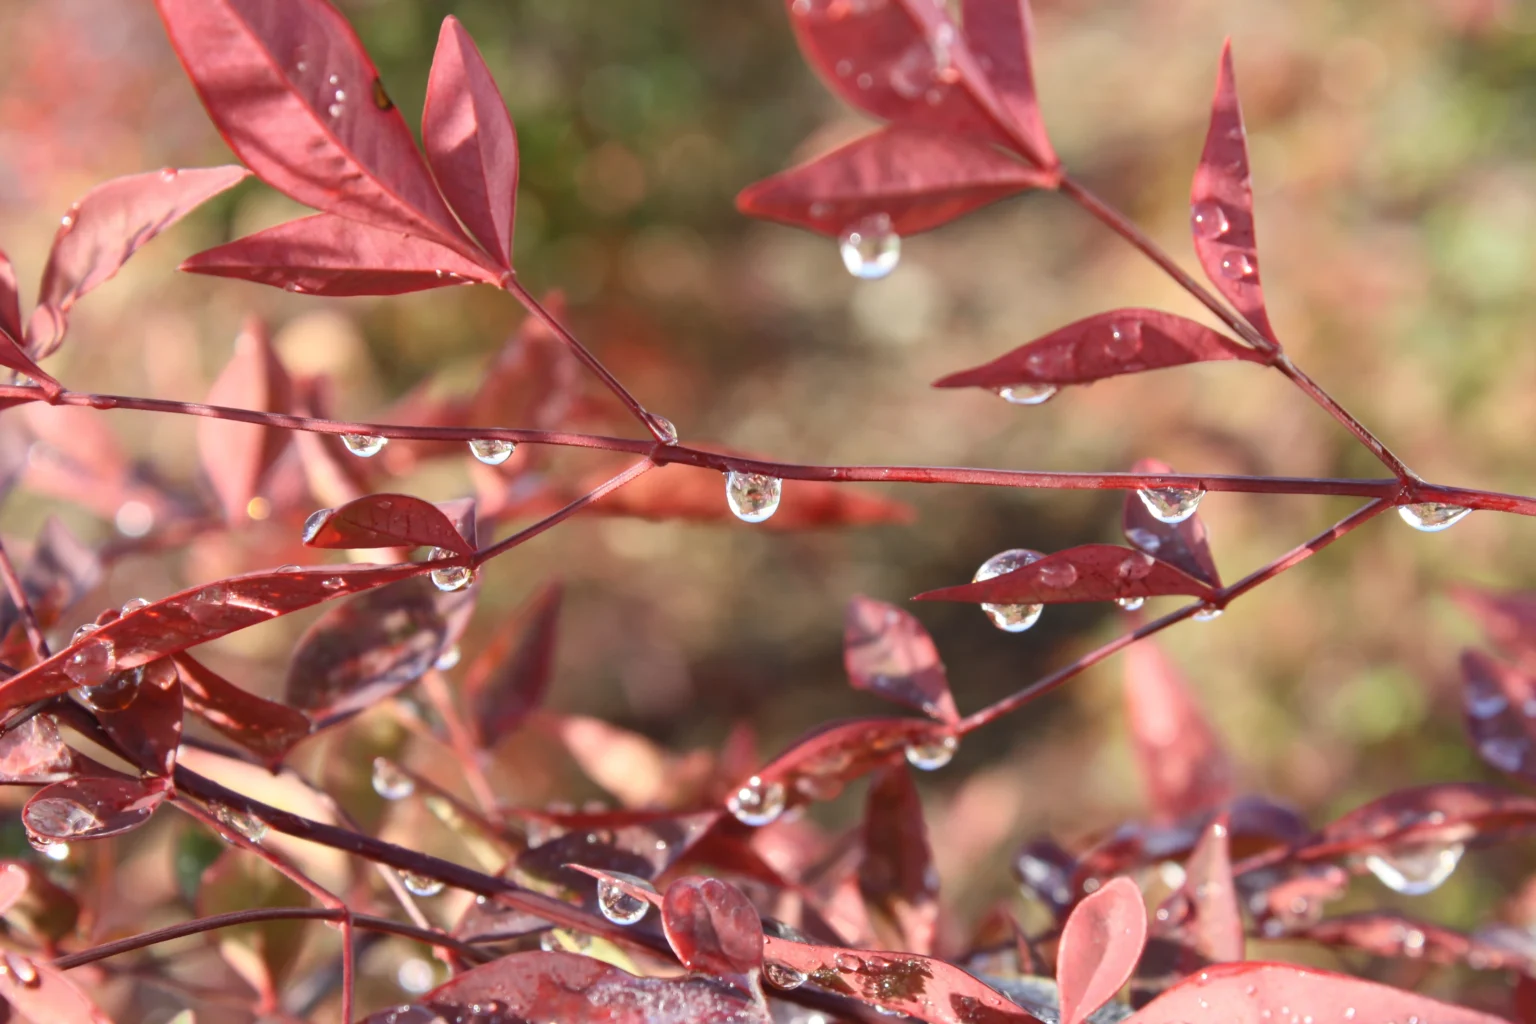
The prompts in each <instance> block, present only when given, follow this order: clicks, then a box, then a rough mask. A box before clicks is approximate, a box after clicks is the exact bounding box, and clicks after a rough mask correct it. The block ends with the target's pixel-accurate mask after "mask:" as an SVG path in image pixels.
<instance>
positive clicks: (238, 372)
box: [197, 317, 293, 523]
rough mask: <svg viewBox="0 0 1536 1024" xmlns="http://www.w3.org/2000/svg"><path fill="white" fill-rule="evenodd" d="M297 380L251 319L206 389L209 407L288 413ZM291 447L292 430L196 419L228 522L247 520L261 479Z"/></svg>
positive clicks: (202, 449)
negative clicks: (289, 376)
mask: <svg viewBox="0 0 1536 1024" xmlns="http://www.w3.org/2000/svg"><path fill="white" fill-rule="evenodd" d="M292 402H293V383H292V381H291V380H289V378H288V371H287V370H285V369H284V368H283V364H282V362H281V361H279V360H278V358H277V352H276V351H274V350H273V348H272V341H271V339H270V338H269V337H268V335H267V328H266V325H265V324H263V323H262V322H261V321H260V320H257V319H255V318H254V317H253V318H251V319H249V320H247V321H246V323H245V327H244V328H243V329H242V330H241V332H240V336H239V337H237V338H236V339H235V354H234V356H233V357H232V358H231V359H230V361H229V362H228V363H227V364H226V365H225V367H224V370H223V372H221V373H220V374H219V376H218V379H217V380H215V381H214V382H213V387H212V388H210V389H209V391H208V404H209V405H227V406H233V407H234V408H237V409H255V410H257V411H260V412H289V411H290V410H291V408H292ZM287 445H288V432H287V431H285V430H279V429H277V428H275V427H269V426H262V425H259V424H254V423H239V422H237V421H235V420H222V419H215V418H214V417H212V416H204V417H201V418H199V419H198V421H197V453H198V455H199V456H200V459H201V462H202V465H203V472H205V473H207V474H208V479H209V480H211V481H213V489H214V491H215V492H216V493H217V494H218V496H219V501H220V502H221V503H222V504H223V506H224V515H225V517H226V518H227V519H229V521H230V522H233V523H238V522H243V521H245V519H246V518H247V511H246V509H247V506H249V505H250V502H251V499H252V498H254V497H255V496H256V494H257V492H258V490H259V489H260V488H261V482H262V479H263V478H264V477H265V476H266V474H267V471H268V470H269V469H271V468H272V464H273V463H274V462H276V461H277V457H278V456H279V455H281V454H282V453H283V450H284V449H285V448H286V447H287Z"/></svg>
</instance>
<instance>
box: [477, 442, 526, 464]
mask: <svg viewBox="0 0 1536 1024" xmlns="http://www.w3.org/2000/svg"><path fill="white" fill-rule="evenodd" d="M515 451H517V442H515V441H501V440H497V439H496V438H491V437H488V438H483V439H477V440H474V441H471V442H469V453H470V454H471V455H473V456H474V457H475V458H476V459H478V460H479V461H481V462H483V463H485V464H486V465H487V466H499V465H501V464H502V463H503V462H506V461H507V460H508V459H510V458H511V457H512V453H513V452H515Z"/></svg>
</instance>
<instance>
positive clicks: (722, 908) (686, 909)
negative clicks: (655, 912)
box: [661, 877, 763, 977]
mask: <svg viewBox="0 0 1536 1024" xmlns="http://www.w3.org/2000/svg"><path fill="white" fill-rule="evenodd" d="M661 923H662V925H663V926H664V927H665V928H666V932H667V941H668V942H669V943H671V944H672V949H673V951H674V952H676V953H677V958H678V959H679V960H681V961H682V962H683V966H684V967H687V968H688V969H689V970H691V971H703V972H706V973H708V974H716V975H721V976H724V977H731V976H732V975H743V974H748V973H750V972H752V971H755V970H757V968H758V967H759V966H760V965H761V964H762V960H763V925H762V922H761V921H759V920H758V917H757V909H756V908H755V907H753V906H752V904H751V902H750V901H748V899H747V898H746V897H745V896H743V895H742V893H741V890H740V889H738V888H736V887H735V886H733V885H729V884H727V883H725V882H722V881H720V880H719V879H718V878H698V877H688V878H679V879H678V880H677V881H675V882H673V883H672V884H671V885H670V886H668V887H667V894H666V896H665V897H664V898H663V900H662V903H661Z"/></svg>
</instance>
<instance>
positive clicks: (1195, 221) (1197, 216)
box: [1189, 199, 1232, 238]
mask: <svg viewBox="0 0 1536 1024" xmlns="http://www.w3.org/2000/svg"><path fill="white" fill-rule="evenodd" d="M1189 226H1190V230H1192V231H1193V232H1194V233H1195V237H1196V238H1220V237H1221V236H1222V235H1224V234H1226V233H1227V232H1228V231H1231V230H1232V222H1231V221H1229V220H1228V219H1227V211H1226V210H1223V209H1222V208H1221V204H1220V203H1218V202H1217V201H1216V200H1214V199H1202V200H1201V201H1200V202H1198V203H1196V204H1195V205H1194V206H1192V207H1190V209H1189Z"/></svg>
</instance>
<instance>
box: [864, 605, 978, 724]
mask: <svg viewBox="0 0 1536 1024" xmlns="http://www.w3.org/2000/svg"><path fill="white" fill-rule="evenodd" d="M843 667H844V668H845V669H847V671H848V681H849V682H850V683H852V684H853V688H854V689H855V690H867V691H869V692H870V693H874V694H878V695H879V696H881V697H885V698H886V699H888V700H894V701H897V702H899V703H901V704H905V705H906V706H907V707H910V708H913V709H915V710H918V711H921V712H922V713H923V714H925V715H928V716H929V717H931V718H936V719H938V720H939V721H941V722H946V723H948V724H950V725H953V724H954V723H955V722H958V721H959V720H960V713H959V712H958V711H957V710H955V698H954V696H953V695H952V694H951V693H950V692H949V677H948V676H947V675H946V674H945V672H944V663H943V662H942V661H940V660H939V651H938V648H936V647H934V645H933V638H932V637H930V636H929V635H928V631H927V630H926V629H924V628H923V624H922V623H920V622H918V621H917V619H915V618H914V617H913V616H912V615H910V614H908V613H907V612H904V611H902V610H901V609H900V608H897V607H896V606H895V605H891V604H886V603H885V602H884V601H876V600H873V599H872V598H868V597H855V598H854V599H853V600H852V601H850V602H849V603H848V612H847V614H846V615H844V617H843Z"/></svg>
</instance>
